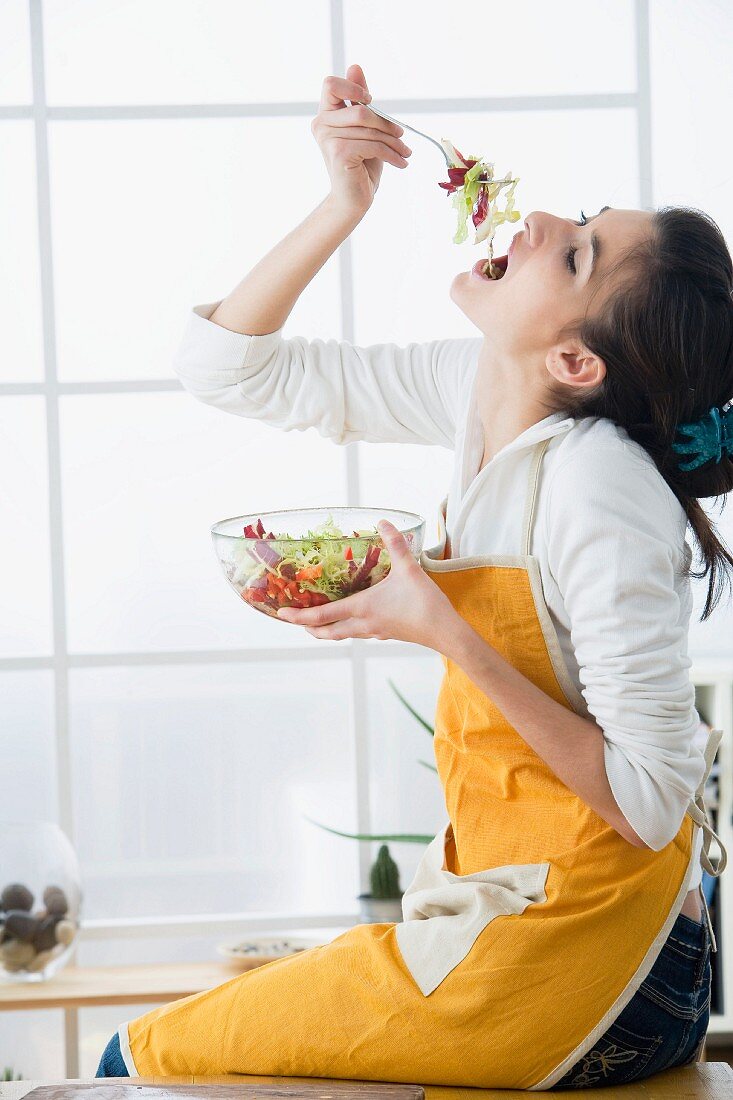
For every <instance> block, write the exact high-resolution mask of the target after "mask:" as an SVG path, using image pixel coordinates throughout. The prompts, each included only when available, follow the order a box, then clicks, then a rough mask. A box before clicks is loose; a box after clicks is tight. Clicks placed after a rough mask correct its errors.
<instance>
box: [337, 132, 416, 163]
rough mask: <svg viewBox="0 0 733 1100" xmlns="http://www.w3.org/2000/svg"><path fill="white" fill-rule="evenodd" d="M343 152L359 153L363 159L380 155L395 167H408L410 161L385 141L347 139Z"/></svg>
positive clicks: (380, 157) (381, 158) (379, 156)
mask: <svg viewBox="0 0 733 1100" xmlns="http://www.w3.org/2000/svg"><path fill="white" fill-rule="evenodd" d="M339 140H340V139H339ZM343 152H344V155H345V154H346V153H357V154H358V155H359V156H360V157H361V159H362V160H371V159H372V158H374V157H378V158H379V159H380V160H383V161H385V162H386V163H387V164H393V165H394V166H395V168H407V165H408V164H409V163H410V162H409V161H408V160H407V158H406V157H403V156H401V155H400V153H397V152H396V151H395V150H394V149H393V148H392V147H391V145H387V143H386V142H384V141H362V140H358V139H357V140H349V141H345V142H344V148H343Z"/></svg>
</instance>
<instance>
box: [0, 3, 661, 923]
mask: <svg viewBox="0 0 733 1100" xmlns="http://www.w3.org/2000/svg"><path fill="white" fill-rule="evenodd" d="M29 12H30V37H31V65H32V82H33V102H32V104H30V105H24V106H6V107H2V106H0V120H3V119H29V120H32V122H33V126H34V132H35V150H36V181H37V183H36V187H37V217H38V237H39V247H40V289H41V312H42V321H43V352H44V380H43V381H42V382H29V383H22V382H20V383H9V382H5V383H2V382H0V398H2V397H4V396H11V395H20V394H23V395H38V396H42V397H43V398H44V399H45V408H46V434H47V452H48V489H49V525H50V558H51V598H52V615H53V653H52V654H51V655H49V656H39V657H18V658H12V657H9V658H0V672H3V671H8V670H19V669H48V670H51V671H52V673H53V683H54V713H55V722H54V727H55V739H54V744H55V751H56V762H55V763H56V783H57V790H58V807H59V824H60V825H61V827H62V828H63V829H64V830H65V832H66V833H67V834H68V836H69V838H70V839H71V841H72V843H74V840H75V829H74V815H73V792H72V774H71V743H70V741H71V731H70V719H69V671H70V669H74V668H95V667H109V666H116V667H121V666H131V665H176V664H196V665H200V664H207V663H214V662H221V661H226V662H231V661H292V660H298V661H302V660H308V659H309V658H313V659H318V660H319V661H322V660H337V661H338V660H347V661H349V662H350V663H351V668H352V684H353V690H352V697H351V700H350V704H351V705H350V711H351V721H350V733H351V737H352V738H353V744H354V756H355V769H356V791H357V824H358V831H359V832H369V831H370V822H369V817H370V813H369V759H368V721H367V708H368V694H367V688H366V662H367V661H368V660H369V659H370V658H372V657H375V658H379V657H384V656H386V655H388V654H390V653H392V654H394V655H395V656H396V657H400V658H402V657H404V656H415V657H418V656H420V655H421V651H420V647H417V646H413V645H409V644H407V643H396V642H379V641H376V640H369V641H365V640H360V639H351V640H349V641H348V642H347V643H345V644H344V643H342V644H341V645H340V646H338V647H334V648H333V649H323V650H320V649H319V650H318V652H317V653H316V652H314V651H309V650H303V649H302V648H299V647H283V648H280V649H276V650H272V651H269V650H268V651H263V650H262V649H257V650H256V649H239V650H225V651H218V650H185V651H168V652H158V653H144V652H140V653H135V652H131V653H124V652H120V653H110V654H89V653H70V652H69V647H68V639H67V632H66V605H67V595H66V590H65V581H64V544H63V527H62V517H63V499H62V487H61V447H60V435H59V398H60V397H62V396H66V395H70V394H95V393H104V394H112V393H167V392H177V391H179V390H180V389H181V386H180V383H179V382H178V381H175V380H167V379H161V380H159V381H156V380H152V381H143V380H141V381H122V380H120V381H99V382H60V381H59V379H58V374H57V366H56V331H55V308H54V278H53V254H52V233H51V195H50V180H49V160H48V123H49V122H53V121H58V120H67V121H68V120H75V121H85V120H91V119H96V120H99V119H109V120H117V119H170V118H223V117H227V118H232V117H236V118H246V117H251V116H257V115H260V116H261V115H267V116H279V117H295V116H298V117H300V116H306V117H312V116H313V115H314V114H315V113H316V112H317V110H318V104H317V103H315V102H295V103H282V104H281V103H277V104H267V103H236V104H230V103H228V104H221V105H218V104H213V105H209V104H186V105H181V106H179V105H170V106H168V105H162V106H161V105H155V104H151V105H143V106H127V105H113V106H97V107H95V106H82V107H76V106H67V107H50V106H48V104H47V102H46V80H45V65H44V48H43V3H42V0H29ZM634 22H635V32H636V41H635V53H636V77H637V88H636V91H635V92H623V93H621V92H609V93H598V94H585V95H547V96H535V95H533V96H508V97H486V98H474V97H471V98H440V99H430V100H426V99H419V98H418V99H391V100H385V101H384V102H383V103H382V105H383V107H384V108H385V110H387V111H388V113H390V114H393V115H395V116H397V117H400V116H410V115H414V114H420V113H421V112H429V113H430V114H435V113H436V112H441V111H445V112H470V111H481V112H486V111H542V110H578V109H586V110H587V109H589V108H590V109H595V110H609V109H610V110H613V109H616V108H619V107H624V108H634V109H635V111H636V120H637V147H638V163H639V200H640V202H641V204H642V206H643V207H644V208H647V209H650V208H652V205H653V202H652V151H651V94H650V57H649V3H648V0H635V11H634ZM330 28H331V71H332V72H336V73H340V72H345V70H346V62H345V37H344V21H343V9H342V0H330ZM338 260H339V283H340V291H341V329H342V333H343V339H344V340H347V341H351V342H353V340H354V294H353V274H352V255H351V244H350V241H349V239H348V238H347V240H345V241H344V242H343V244H342V245H341V246H340V248H339V250H338ZM343 450H344V453H345V460H346V478H347V502H348V503H349V504H352V505H358V504H359V503H360V494H359V448H358V445H355V444H347V445H346V446H345V447H344V448H343ZM358 858H359V872H360V881H361V882H362V884H363V885H362V889H363V890H367V889H368V882H369V867H370V864H371V856H370V851H369V848H368V846H367V845H363V844H362V845H359V855H358ZM354 920H355V914H354V913H345V914H344V913H342V914H334V913H330V914H323V915H315V916H314V915H313V914H312V913H311V914H309V915H305V914H297V913H282V912H280V913H272V914H263V913H258V914H257V915H256V916H255V915H252V914H248V913H220V914H209V915H200V916H189V915H185V914H181V915H180V916H179V917H173V918H155V917H150V918H140V919H138V918H135V919H124V918H120V919H118V920H104V921H100V920H88V921H85V922H84V923H83V926H82V933H81V937H80V938H85V939H116V938H129V937H143V936H156V935H164V936H167V935H171V934H176V933H178V934H182V935H191V934H195V935H206V934H210V933H211V931H212V929H216V930H217V931H223V930H232V929H235V928H236V930H237V931H240V932H245V931H253V932H254V931H260V930H262V929H263V928H265V927H266V928H267V929H268V930H269V929H272V930H276V929H280V928H285V927H289V928H292V927H295V926H298V927H303V928H306V927H332V926H343V925H347V926H348V925H351V924H353V923H354Z"/></svg>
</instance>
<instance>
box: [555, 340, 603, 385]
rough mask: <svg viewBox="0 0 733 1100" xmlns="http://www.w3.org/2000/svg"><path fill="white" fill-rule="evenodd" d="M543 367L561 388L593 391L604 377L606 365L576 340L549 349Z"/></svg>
mask: <svg viewBox="0 0 733 1100" xmlns="http://www.w3.org/2000/svg"><path fill="white" fill-rule="evenodd" d="M545 366H546V367H547V370H548V372H549V373H550V374H551V375H552V377H553V378H555V379H556V380H557V381H558V382H560V383H562V385H563V386H577V387H580V388H582V389H593V388H594V387H595V386H599V385H600V384H601V382H602V381H603V379H604V378H605V377H606V364H605V363H604V361H603V360H602V359H601V358H600V356H598V355H596V354H595V353H594V352H592V351H591V350H590V349H589V348H587V347H586V346H585V344H581V343H579V342H578V341H576V340H570V341H567V342H566V343H563V344H555V345H554V346H553V347H551V348H550V350H549V351H548V353H547V356H546V358H545Z"/></svg>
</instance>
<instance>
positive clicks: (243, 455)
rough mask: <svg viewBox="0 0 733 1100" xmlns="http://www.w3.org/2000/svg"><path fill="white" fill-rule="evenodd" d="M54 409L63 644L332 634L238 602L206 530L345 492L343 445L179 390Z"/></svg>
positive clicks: (77, 399) (205, 643)
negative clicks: (64, 591) (59, 460)
mask: <svg viewBox="0 0 733 1100" xmlns="http://www.w3.org/2000/svg"><path fill="white" fill-rule="evenodd" d="M61 416H62V420H61V429H62V454H63V483H64V505H65V513H66V519H65V537H66V572H67V579H68V630H69V645H70V648H71V649H72V650H74V651H77V652H78V651H81V652H94V653H97V652H101V653H107V652H114V651H119V650H122V651H126V650H137V649H142V650H160V649H191V648H193V649H202V648H204V649H208V648H222V649H226V648H227V647H229V646H237V647H242V646H250V647H255V648H257V647H260V646H268V647H269V646H281V645H301V644H302V645H304V646H309V645H310V646H314V645H315V646H318V645H320V646H323V645H338V644H339V643H338V642H330V641H324V640H322V639H319V638H314V637H313V636H312V635H311V634H308V633H307V632H306V631H305V630H304V629H303V627H295V626H293V624H291V623H282V622H276V621H275V620H274V619H271V618H270V617H269V616H267V615H263V614H261V613H260V612H258V611H254V610H253V609H252V608H250V607H247V606H245V604H244V601H242V600H241V599H239V598H238V597H237V595H236V593H235V592H234V591H233V590H232V589H231V588H230V587H229V585H228V583H227V581H226V579H225V577H224V574H223V572H222V571H221V567H220V566H219V563H218V561H217V560H216V557H215V556H214V551H213V547H212V544H211V535H210V533H209V529H210V527H211V525H212V523H215V522H216V521H217V520H220V519H224V518H225V517H227V516H237V515H243V514H245V513H250V512H255V511H258V510H261V511H273V510H277V509H281V508H298V507H300V506H303V507H306V506H311V507H312V506H314V505H322V504H323V502H324V500H325V501H334V502H335V503H338V502H340V501H344V500H345V493H346V489H345V476H344V474H345V465H344V462H345V452H344V450H343V448H340V447H338V448H337V447H336V445H335V444H332V443H330V442H329V441H328V440H326V439H323V438H322V437H321V436H320V435H318V433H317V432H316V431H315V429H309V430H308V431H306V432H294V431H293V432H283V431H280V430H278V429H276V428H272V427H270V426H268V425H264V424H262V423H260V422H259V421H255V420H248V419H245V418H243V417H239V416H232V415H231V414H226V413H223V412H222V411H221V410H219V409H214V408H212V407H211V406H208V405H203V404H202V403H201V402H198V401H196V399H195V398H193V397H191V396H190V395H189V394H187V393H165V394H112V395H106V394H105V395H85V396H73V397H65V398H62V412H61ZM302 471H307V474H304V473H302Z"/></svg>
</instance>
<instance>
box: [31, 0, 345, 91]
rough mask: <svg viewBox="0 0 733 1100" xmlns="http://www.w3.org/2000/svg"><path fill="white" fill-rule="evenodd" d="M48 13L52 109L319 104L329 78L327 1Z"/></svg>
mask: <svg viewBox="0 0 733 1100" xmlns="http://www.w3.org/2000/svg"><path fill="white" fill-rule="evenodd" d="M43 10H44V24H45V41H46V69H47V77H46V84H47V88H48V99H49V102H50V103H95V104H97V103H221V102H223V103H243V102H258V103H259V102H264V101H276V102H282V101H287V100H294V99H311V100H317V99H318V97H319V95H320V86H321V82H322V80H323V78H324V76H326V75H327V74H328V73H329V72H330V56H331V36H330V30H329V21H328V3H327V0H308V3H307V4H303V3H301V2H300V0H280V2H279V3H277V4H257V3H242V2H241V0H217V3H216V5H215V6H213V5H212V4H211V3H210V2H208V0H186V2H185V3H180V0H155V3H154V4H151V3H149V2H148V0H125V3H124V4H120V3H117V4H110V3H105V4H100V3H99V2H98V0H44V5H43ZM304 43H305V44H306V48H303V46H304Z"/></svg>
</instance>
